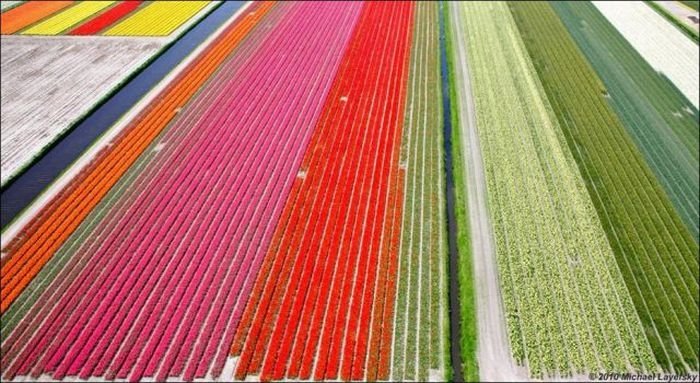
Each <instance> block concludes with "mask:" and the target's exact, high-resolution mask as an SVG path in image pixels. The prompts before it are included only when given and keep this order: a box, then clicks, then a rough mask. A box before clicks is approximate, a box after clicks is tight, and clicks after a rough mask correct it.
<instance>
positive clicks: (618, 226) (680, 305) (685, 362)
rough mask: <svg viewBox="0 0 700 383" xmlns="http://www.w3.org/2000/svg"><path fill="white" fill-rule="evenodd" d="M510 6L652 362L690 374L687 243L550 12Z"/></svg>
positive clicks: (692, 299) (692, 304)
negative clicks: (575, 165) (620, 273)
mask: <svg viewBox="0 0 700 383" xmlns="http://www.w3.org/2000/svg"><path fill="white" fill-rule="evenodd" d="M510 6H511V10H512V13H513V15H514V18H515V21H516V24H517V26H518V29H519V30H520V33H521V34H522V36H523V37H524V38H523V41H524V42H525V46H526V47H527V51H528V52H529V54H530V57H532V62H533V64H534V65H535V68H536V70H537V74H538V75H539V77H540V80H541V81H542V85H543V87H544V89H545V91H546V95H547V97H548V98H549V100H550V102H551V104H552V109H553V110H554V113H555V114H556V116H557V118H558V119H559V122H560V126H561V128H562V130H563V133H564V137H565V138H566V142H567V145H568V147H569V148H570V150H571V152H572V154H573V156H574V158H575V160H576V163H577V164H578V168H579V169H580V172H581V175H582V176H583V179H584V180H585V182H586V187H587V189H588V192H589V194H590V196H591V198H592V200H593V203H594V205H595V208H596V211H597V214H598V217H599V219H600V222H602V225H603V228H604V229H605V232H606V234H607V239H608V242H609V243H610V245H611V246H612V249H613V251H614V253H615V257H616V259H617V265H618V266H619V270H620V271H621V272H622V275H623V279H624V282H625V284H626V285H627V291H629V294H630V295H631V297H632V301H633V302H634V307H635V308H636V311H637V313H638V315H639V317H640V319H641V321H642V323H643V328H644V333H645V334H646V339H647V340H648V341H649V344H650V346H651V348H652V350H653V352H654V356H655V358H656V361H657V362H658V364H659V365H660V366H661V367H663V368H664V369H665V370H667V371H676V372H684V371H697V368H698V348H697V345H698V321H699V316H698V299H699V298H698V244H697V242H696V239H695V238H694V237H693V236H692V234H691V233H690V231H689V230H688V228H687V227H686V226H685V225H684V224H683V222H682V221H681V218H680V217H679V216H678V214H677V213H676V211H675V209H674V208H673V205H672V204H671V201H670V200H669V199H668V197H667V195H666V194H665V192H664V191H663V189H662V187H661V185H660V184H659V182H658V181H657V180H656V178H655V177H654V175H653V173H652V171H651V169H650V168H649V167H648V165H647V164H646V162H645V160H644V158H643V156H642V154H641V153H640V152H639V151H638V149H637V148H636V146H635V144H634V142H633V141H632V138H631V137H630V136H629V135H628V134H627V132H626V130H625V128H624V127H623V126H622V123H621V122H620V120H618V118H617V116H616V115H615V114H614V111H613V109H612V107H611V106H610V105H609V104H608V102H607V99H606V97H605V96H604V91H603V90H604V89H605V88H604V86H603V84H602V83H601V81H600V79H599V78H598V77H597V76H596V74H595V72H594V71H593V69H592V68H591V67H590V65H589V64H588V63H587V62H586V61H585V58H584V56H583V54H582V53H581V52H580V51H579V50H578V48H577V46H576V44H575V42H574V41H573V40H572V38H571V37H570V36H569V35H568V32H567V31H566V29H565V27H564V25H563V24H562V22H561V20H560V19H559V18H558V17H557V15H556V13H555V12H554V10H553V9H552V7H551V6H550V5H549V4H545V3H536V2H527V3H519V2H512V3H510ZM545 58H546V59H545ZM611 267H612V266H611ZM635 338H636V339H637V340H642V339H643V338H642V337H641V336H636V337H635ZM643 360H644V359H643Z"/></svg>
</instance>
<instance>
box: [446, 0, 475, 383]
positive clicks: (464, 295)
mask: <svg viewBox="0 0 700 383" xmlns="http://www.w3.org/2000/svg"><path fill="white" fill-rule="evenodd" d="M443 20H444V23H445V44H446V49H447V66H448V71H449V73H450V79H449V83H450V105H451V109H452V137H451V139H452V169H453V174H454V182H455V208H456V216H457V249H458V251H459V265H460V268H459V270H458V275H459V289H460V291H459V300H460V305H461V306H460V308H461V312H460V319H461V331H462V333H461V339H459V341H460V346H461V352H462V369H463V371H464V379H465V381H468V382H474V381H478V380H479V366H478V363H477V358H476V346H477V326H476V298H475V293H474V277H473V274H474V271H473V264H472V251H471V238H470V235H469V230H470V229H469V215H468V211H467V185H466V179H465V169H464V154H463V148H462V146H461V142H462V141H461V125H460V121H459V114H458V113H457V110H459V106H458V105H457V100H458V98H457V97H458V96H457V90H456V87H455V80H454V75H453V73H455V69H454V68H455V64H454V56H453V47H452V41H453V40H452V39H453V36H452V28H451V22H450V13H449V10H448V7H447V6H445V7H443Z"/></svg>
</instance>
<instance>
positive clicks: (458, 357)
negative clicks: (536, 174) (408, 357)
mask: <svg viewBox="0 0 700 383" xmlns="http://www.w3.org/2000/svg"><path fill="white" fill-rule="evenodd" d="M444 8H445V2H444V1H441V2H440V77H441V80H442V84H441V85H442V120H443V142H444V151H445V157H444V158H445V183H446V187H445V197H446V198H445V201H446V203H447V238H448V252H449V257H450V263H449V272H450V288H449V297H450V357H451V359H452V363H451V364H452V381H454V382H463V381H464V375H463V371H462V353H461V344H460V342H461V339H462V336H461V322H460V313H461V310H460V303H459V279H458V278H459V272H458V270H457V267H458V262H459V253H458V250H457V224H458V222H457V215H456V212H455V202H456V201H455V180H454V174H453V168H452V110H451V105H450V73H449V66H448V64H447V46H446V44H447V42H446V41H445V38H446V36H445V22H446V20H445V15H444V12H445V11H446V10H445V9H444Z"/></svg>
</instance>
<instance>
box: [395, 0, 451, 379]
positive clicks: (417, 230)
mask: <svg viewBox="0 0 700 383" xmlns="http://www.w3.org/2000/svg"><path fill="white" fill-rule="evenodd" d="M437 8H438V4H437V3H429V2H428V3H418V4H416V11H415V17H414V20H415V21H414V32H413V46H412V49H411V62H410V72H409V80H408V81H409V82H408V89H407V92H408V93H407V104H406V112H405V122H404V131H403V136H402V145H401V156H400V161H401V166H403V167H405V170H406V173H405V181H406V188H405V194H404V196H405V197H404V210H403V212H404V214H403V224H402V227H403V229H402V234H401V247H400V258H399V275H398V298H397V307H396V321H395V329H394V332H395V335H394V347H393V362H392V378H393V379H398V380H420V381H427V380H428V379H429V377H430V370H436V371H440V372H441V373H442V374H443V376H445V375H444V374H446V373H447V371H446V368H445V366H446V365H447V363H446V362H445V359H446V358H447V359H448V360H449V356H448V355H446V354H445V351H446V348H445V347H444V343H445V342H446V337H445V331H446V326H447V324H448V323H449V322H448V321H447V316H448V315H449V314H448V309H447V302H446V297H447V291H446V288H447V287H446V278H447V271H446V270H445V267H446V264H447V263H446V262H447V251H446V250H447V248H446V246H445V238H446V233H445V230H446V226H445V225H444V224H443V223H444V222H445V219H444V218H443V217H444V197H443V195H444V194H443V193H444V192H443V191H444V176H443V173H444V171H443V161H442V160H443V158H442V151H443V150H442V130H441V128H442V114H441V112H442V109H441V104H440V102H441V95H440V92H441V88H440V65H439V63H440V57H439V53H440V51H439V41H438V13H437V12H438V10H437Z"/></svg>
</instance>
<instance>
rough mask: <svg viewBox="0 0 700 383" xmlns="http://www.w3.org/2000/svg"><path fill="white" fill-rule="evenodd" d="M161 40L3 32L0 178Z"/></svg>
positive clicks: (67, 124)
mask: <svg viewBox="0 0 700 383" xmlns="http://www.w3.org/2000/svg"><path fill="white" fill-rule="evenodd" d="M163 44H164V40H163V39H144V38H100V37H98V38H85V37H52V38H46V37H25V36H3V37H2V40H1V44H0V46H1V48H2V49H1V57H2V59H1V61H0V70H2V74H3V81H2V92H1V93H2V97H1V103H0V106H1V107H2V110H3V113H2V120H1V122H2V160H1V163H2V183H3V184H5V182H6V181H7V180H8V179H10V178H11V177H12V176H13V175H14V174H16V173H17V172H19V171H20V170H21V169H22V168H23V167H25V166H27V165H28V164H29V163H30V162H31V161H32V159H33V158H35V157H36V156H38V155H39V154H40V153H41V151H42V149H43V148H45V147H46V146H47V145H50V144H51V143H52V142H53V141H54V140H56V139H57V138H58V137H60V135H61V134H63V133H64V132H66V130H67V129H69V128H70V127H71V125H72V124H73V123H74V122H75V121H76V120H78V119H79V118H80V117H81V116H83V115H84V114H85V113H87V112H88V111H89V110H90V109H91V108H92V106H93V105H95V104H96V103H98V102H99V101H100V100H101V99H102V98H103V97H105V96H106V95H108V94H109V92H110V90H112V89H113V88H114V87H116V86H118V85H119V84H120V83H121V82H122V81H124V80H125V79H126V78H127V77H128V75H129V74H130V73H132V72H133V71H135V70H136V69H138V68H139V67H140V66H141V65H143V64H144V63H145V62H146V61H147V60H148V58H149V57H151V56H152V55H153V54H155V53H156V52H157V51H158V50H159V49H160V48H161V47H162V46H163Z"/></svg>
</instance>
